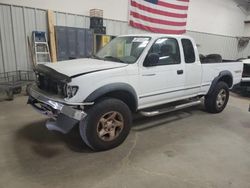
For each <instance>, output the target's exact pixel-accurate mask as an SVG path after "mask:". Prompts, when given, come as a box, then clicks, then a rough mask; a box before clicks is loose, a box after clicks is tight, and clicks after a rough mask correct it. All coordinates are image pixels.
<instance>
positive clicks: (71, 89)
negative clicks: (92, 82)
mask: <svg viewBox="0 0 250 188" xmlns="http://www.w3.org/2000/svg"><path fill="white" fill-rule="evenodd" d="M77 91H78V86H70V85H66V87H65V95H66V97H67V98H68V99H69V98H72V97H74V96H75V95H76V93H77Z"/></svg>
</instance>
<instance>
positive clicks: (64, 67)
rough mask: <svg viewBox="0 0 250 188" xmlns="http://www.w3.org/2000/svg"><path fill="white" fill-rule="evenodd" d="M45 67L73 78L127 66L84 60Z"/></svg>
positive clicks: (68, 61)
mask: <svg viewBox="0 0 250 188" xmlns="http://www.w3.org/2000/svg"><path fill="white" fill-rule="evenodd" d="M46 66H47V67H49V68H51V69H54V70H55V71H57V72H59V73H62V74H64V75H66V76H69V77H74V76H77V75H81V74H85V73H91V72H95V71H102V70H108V69H114V68H119V67H125V66H127V64H123V63H117V62H112V61H104V60H98V59H89V58H85V59H74V60H67V61H60V62H57V63H48V64H46Z"/></svg>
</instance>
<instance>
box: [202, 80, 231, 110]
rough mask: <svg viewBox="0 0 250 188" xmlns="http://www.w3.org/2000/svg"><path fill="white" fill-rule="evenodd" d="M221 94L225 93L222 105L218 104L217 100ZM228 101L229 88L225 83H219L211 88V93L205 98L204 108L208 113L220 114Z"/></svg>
mask: <svg viewBox="0 0 250 188" xmlns="http://www.w3.org/2000/svg"><path fill="white" fill-rule="evenodd" d="M221 92H224V93H225V98H224V100H223V104H220V103H219V104H220V105H219V104H218V98H219V95H220V93H221ZM228 99H229V88H228V85H227V84H226V83H225V82H219V83H217V85H216V86H215V87H214V88H213V90H212V92H211V93H210V94H208V95H206V96H205V108H206V110H207V111H208V112H210V113H220V112H222V111H223V110H224V109H225V107H226V105H227V102H228Z"/></svg>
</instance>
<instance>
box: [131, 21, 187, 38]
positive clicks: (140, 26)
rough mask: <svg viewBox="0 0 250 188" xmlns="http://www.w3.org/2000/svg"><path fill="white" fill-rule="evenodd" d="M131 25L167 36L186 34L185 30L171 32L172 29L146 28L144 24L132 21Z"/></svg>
mask: <svg viewBox="0 0 250 188" xmlns="http://www.w3.org/2000/svg"><path fill="white" fill-rule="evenodd" d="M130 25H131V26H133V27H138V28H141V29H144V30H148V31H151V32H155V33H166V34H169V33H171V34H176V35H180V34H183V33H185V32H186V30H185V29H184V30H170V29H162V28H156V27H149V26H146V25H143V24H140V23H136V22H133V21H132V20H131V21H130Z"/></svg>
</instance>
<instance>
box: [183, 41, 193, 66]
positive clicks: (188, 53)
mask: <svg viewBox="0 0 250 188" xmlns="http://www.w3.org/2000/svg"><path fill="white" fill-rule="evenodd" d="M181 43H182V46H183V51H184V56H185V62H186V63H194V62H195V53H194V47H193V44H192V42H191V41H190V40H189V39H181Z"/></svg>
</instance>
